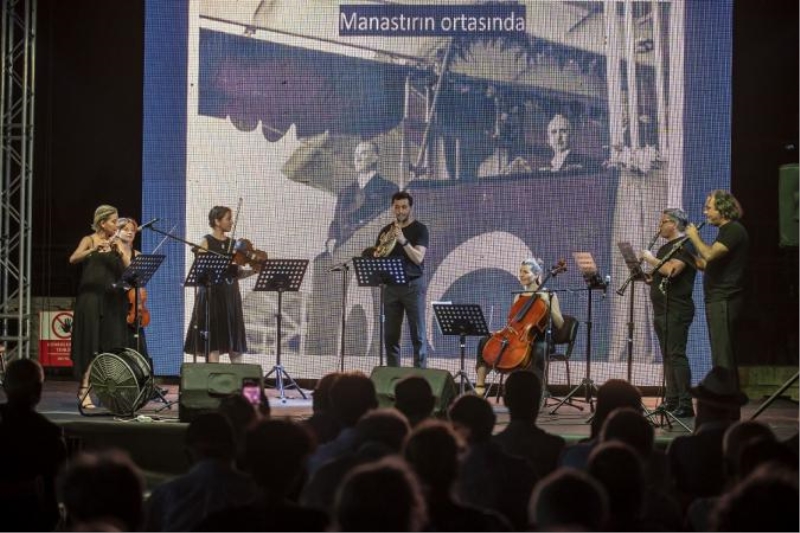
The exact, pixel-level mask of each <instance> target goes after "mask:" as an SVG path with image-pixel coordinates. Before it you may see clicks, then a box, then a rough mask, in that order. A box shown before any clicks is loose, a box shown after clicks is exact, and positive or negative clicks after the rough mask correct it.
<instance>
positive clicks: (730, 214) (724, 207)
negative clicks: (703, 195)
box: [709, 189, 744, 220]
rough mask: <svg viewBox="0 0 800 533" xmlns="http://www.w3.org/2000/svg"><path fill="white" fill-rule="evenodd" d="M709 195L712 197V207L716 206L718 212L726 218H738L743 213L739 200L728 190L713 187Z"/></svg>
mask: <svg viewBox="0 0 800 533" xmlns="http://www.w3.org/2000/svg"><path fill="white" fill-rule="evenodd" d="M709 196H710V197H711V198H713V200H714V207H716V208H717V211H719V214H720V215H722V216H723V217H725V218H727V219H728V220H739V219H740V218H742V215H744V210H743V209H742V205H741V204H740V203H739V200H737V199H736V197H735V196H734V195H732V194H731V193H729V192H728V191H723V190H722V189H715V190H713V191H711V192H710V193H709Z"/></svg>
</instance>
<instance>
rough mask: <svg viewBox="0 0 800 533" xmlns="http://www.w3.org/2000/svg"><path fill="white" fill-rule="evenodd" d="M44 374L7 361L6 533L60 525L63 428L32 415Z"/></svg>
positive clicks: (3, 416) (2, 433) (2, 484)
mask: <svg viewBox="0 0 800 533" xmlns="http://www.w3.org/2000/svg"><path fill="white" fill-rule="evenodd" d="M43 383H44V372H43V371H42V367H41V366H40V365H39V363H38V362H36V361H34V360H32V359H17V360H14V361H11V362H10V363H9V364H8V368H7V369H6V373H5V379H4V381H3V389H4V390H5V393H6V398H7V400H8V401H7V402H6V403H4V404H2V405H0V474H1V475H0V520H2V524H3V529H4V530H6V531H49V530H52V529H53V528H54V527H55V525H56V524H57V523H58V519H59V514H58V500H57V498H56V485H55V483H56V476H57V475H58V471H59V469H60V468H61V465H62V464H63V463H64V460H65V459H66V456H67V451H66V445H65V444H64V437H63V434H62V431H61V428H60V427H59V426H57V425H55V424H54V423H52V422H50V421H49V420H48V419H47V418H45V417H44V416H42V415H41V414H39V413H37V412H36V406H37V405H38V403H39V401H40V400H41V397H42V385H43Z"/></svg>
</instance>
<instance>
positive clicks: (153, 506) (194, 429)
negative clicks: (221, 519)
mask: <svg viewBox="0 0 800 533" xmlns="http://www.w3.org/2000/svg"><path fill="white" fill-rule="evenodd" d="M248 405H250V403H249V402H248ZM186 449H187V452H188V455H189V458H190V460H191V462H192V465H193V466H192V468H191V470H190V471H189V472H188V473H186V474H184V475H182V476H178V477H177V478H175V479H173V480H171V481H168V482H166V483H163V484H162V485H159V486H158V487H156V488H155V490H153V493H152V495H151V496H150V499H149V500H148V502H147V513H146V521H145V531H191V530H193V529H194V528H195V527H196V526H197V525H198V524H199V523H200V522H202V521H203V520H204V519H205V518H206V516H208V515H210V514H212V513H215V512H217V511H222V510H224V509H228V508H230V507H234V506H238V505H244V504H247V503H250V502H252V501H254V500H255V499H256V496H257V489H256V486H255V484H254V483H253V480H252V479H250V477H249V476H247V475H245V474H243V473H241V472H238V471H237V470H236V469H235V468H234V460H235V458H236V442H235V440H234V431H233V428H232V427H231V424H230V422H228V419H227V418H226V417H225V416H223V415H222V414H220V413H208V414H203V415H200V416H198V417H197V418H195V419H194V420H192V422H191V423H190V424H189V427H188V429H187V430H186Z"/></svg>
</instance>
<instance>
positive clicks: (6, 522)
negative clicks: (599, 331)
mask: <svg viewBox="0 0 800 533" xmlns="http://www.w3.org/2000/svg"><path fill="white" fill-rule="evenodd" d="M4 378H5V379H4V383H3V388H4V390H5V392H6V396H7V400H8V401H7V403H5V404H2V405H0V452H2V453H0V461H2V473H3V475H2V476H0V512H2V514H1V515H0V517H2V520H3V522H2V523H3V526H4V527H3V529H7V530H21V531H25V530H27V531H32V530H37V531H52V530H54V529H56V530H59V531H62V530H71V531H136V530H145V531H191V530H194V531H326V530H327V531H337V530H338V531H511V530H560V531H565V530H578V531H605V530H616V531H678V530H689V531H691V530H694V531H706V530H712V531H736V530H744V531H752V530H773V531H796V530H798V527H800V524H798V513H797V500H798V454H797V450H796V442H797V439H796V437H795V438H794V440H792V439H790V440H788V441H787V442H788V443H789V444H788V445H787V443H786V442H781V441H778V439H777V438H776V436H775V434H774V433H773V430H772V429H770V427H769V426H767V425H765V424H763V423H760V422H756V421H745V422H736V420H737V419H738V418H739V414H740V408H741V406H742V405H743V402H745V401H746V396H744V395H743V394H741V393H740V392H739V391H738V389H736V388H735V386H734V384H735V380H734V379H733V378H734V376H733V375H732V374H731V373H730V372H729V371H728V370H726V369H724V368H720V367H715V368H713V369H712V370H711V372H709V374H708V375H706V376H705V377H704V378H703V380H702V381H701V382H700V384H699V385H698V386H697V387H694V388H692V389H691V393H692V395H693V396H694V397H695V398H696V400H697V417H696V427H695V431H694V433H693V434H692V435H685V436H680V437H677V438H675V439H674V440H673V441H672V443H671V444H670V446H669V448H668V451H667V454H666V455H665V454H663V453H661V452H660V450H658V449H656V448H655V442H654V436H655V434H654V430H653V426H652V424H651V422H650V421H649V420H648V419H647V418H645V417H644V416H643V415H642V403H641V395H640V393H639V391H638V390H637V389H636V388H635V387H633V386H631V385H630V384H628V383H627V382H624V381H622V380H609V381H608V382H606V383H604V384H603V385H602V386H601V387H600V389H599V391H598V394H597V412H596V413H595V416H594V418H593V419H592V428H591V438H590V439H589V440H588V441H586V442H582V443H579V444H578V445H576V446H572V447H569V448H564V440H563V439H561V438H560V437H556V436H554V435H550V434H549V433H547V432H545V431H543V430H542V429H541V428H539V427H537V414H538V409H539V406H540V401H541V390H542V384H541V382H540V381H539V378H538V377H537V376H536V375H535V374H532V373H530V372H524V371H517V372H513V373H512V374H510V375H509V376H508V378H507V380H506V384H505V391H504V400H505V404H506V406H507V407H508V414H509V422H508V424H507V427H505V428H503V429H502V431H500V432H499V433H498V434H497V435H495V436H493V435H492V433H493V430H494V429H495V424H496V422H497V421H496V416H495V413H494V410H493V408H492V405H491V404H490V403H489V402H488V401H486V400H485V399H483V398H481V397H478V396H476V395H472V394H467V395H462V396H460V397H459V398H457V399H456V401H455V402H454V403H453V404H452V405H451V406H450V409H449V411H448V415H449V421H442V420H437V419H433V418H431V416H430V415H431V411H432V409H433V402H434V399H433V394H432V391H431V388H430V385H429V384H428V382H427V381H426V380H424V379H423V378H420V377H412V378H406V379H404V380H402V381H400V382H399V383H398V385H397V387H396V396H397V406H398V408H388V409H377V399H376V394H375V386H374V385H373V383H372V382H371V381H370V380H369V378H367V377H366V376H364V375H363V374H360V373H352V374H331V375H329V376H326V380H325V381H326V383H322V384H320V385H318V387H317V390H318V392H320V394H319V396H318V397H317V399H316V400H315V403H316V405H315V415H316V414H319V415H320V416H319V417H317V419H316V421H315V422H313V423H309V422H304V423H295V422H292V421H289V420H285V419H284V420H270V419H269V414H268V413H267V414H266V415H265V414H264V413H259V412H258V411H257V410H256V409H255V407H254V406H253V405H252V404H250V403H249V402H248V401H246V399H244V397H238V396H236V397H230V398H226V399H225V400H224V401H223V402H222V404H221V406H220V411H219V412H217V413H210V414H204V415H201V416H199V417H197V418H196V419H195V420H194V421H192V423H191V424H190V425H189V427H188V428H187V430H186V433H185V445H186V450H187V453H188V455H189V457H190V459H191V462H192V466H191V468H190V470H189V471H188V472H186V473H185V474H183V475H180V476H177V477H175V478H173V479H172V480H170V481H167V482H164V483H162V484H161V485H160V486H157V487H156V488H155V489H154V490H153V491H152V494H151V496H150V497H149V499H148V500H147V501H146V503H145V502H144V501H143V500H144V495H145V492H144V483H143V478H142V475H141V474H140V472H139V470H138V469H137V467H136V466H135V465H134V464H133V463H132V462H131V460H130V459H129V458H128V456H127V455H126V454H125V453H124V452H120V451H115V450H110V451H105V452H93V453H87V454H82V455H80V456H78V457H76V458H74V459H72V460H71V461H70V462H68V463H67V466H66V468H63V465H64V463H65V462H66V447H65V445H64V440H63V437H62V433H61V430H60V429H59V428H58V426H56V425H54V424H52V423H51V422H49V421H48V420H47V419H45V418H44V417H42V416H41V415H39V414H37V413H36V411H35V407H36V405H37V404H38V403H39V401H40V399H41V394H42V385H43V379H44V376H43V372H42V368H41V366H39V364H38V363H36V362H35V361H31V360H20V361H15V362H13V363H11V364H10V365H9V367H8V371H7V373H6V375H5V376H4ZM401 408H402V411H401ZM322 413H325V414H324V415H322ZM404 413H407V414H408V416H410V417H411V419H412V420H413V422H414V424H413V426H412V424H410V423H409V419H408V418H407V416H406V414H404ZM325 417H329V418H328V422H324V421H323V420H324V418H325ZM320 422H321V423H320ZM334 427H335V428H336V430H335V431H334V430H333V428H334ZM326 428H327V429H326ZM339 428H341V429H339ZM412 428H413V429H412ZM776 430H777V427H776ZM326 432H328V433H327V435H328V436H331V437H332V439H331V440H329V441H328V442H327V443H326V444H325V445H323V446H321V447H320V448H318V449H317V448H316V446H317V443H316V440H315V435H316V434H326ZM333 435H335V437H334V436H333ZM791 443H794V445H795V448H792V447H790V446H791ZM562 450H563V454H562V456H563V457H562V459H561V461H562V463H564V464H566V465H570V464H574V465H576V466H579V467H580V468H571V467H569V466H560V467H559V466H557V462H558V459H557V458H558V454H559V451H562ZM237 466H238V469H237ZM61 468H63V470H61V473H60V474H58V472H59V470H60V469H61ZM312 472H313V474H311V475H309V474H310V473H312ZM673 496H674V497H675V499H674V498H673ZM59 498H60V500H59ZM676 499H677V500H679V501H676ZM59 503H61V504H62V512H61V513H59V507H58V504H59ZM60 516H61V519H62V521H63V522H62V523H60V524H59V523H58V521H59V517H60Z"/></svg>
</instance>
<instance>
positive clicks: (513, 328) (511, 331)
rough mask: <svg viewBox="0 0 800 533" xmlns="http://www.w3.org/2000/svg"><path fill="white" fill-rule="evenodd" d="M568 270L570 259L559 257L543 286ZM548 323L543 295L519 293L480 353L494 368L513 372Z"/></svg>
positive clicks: (523, 362)
mask: <svg viewBox="0 0 800 533" xmlns="http://www.w3.org/2000/svg"><path fill="white" fill-rule="evenodd" d="M566 270H567V262H566V261H565V260H564V259H559V261H558V263H557V264H556V265H555V266H553V267H552V268H551V269H550V272H548V273H547V276H546V277H545V278H544V280H543V281H542V283H541V284H540V286H543V285H544V284H545V283H546V282H547V280H549V279H550V278H551V277H554V276H557V275H558V274H559V273H561V272H565V271H566ZM546 327H547V304H546V303H545V301H544V300H543V299H542V298H539V297H538V296H536V294H531V295H520V297H519V298H518V299H517V301H516V302H514V305H512V306H511V310H510V311H509V312H508V323H507V324H506V326H505V327H504V328H503V329H501V330H499V331H497V332H495V333H493V334H492V336H491V337H489V339H488V340H487V341H486V344H484V346H483V352H482V353H481V356H482V357H483V359H484V361H486V363H487V364H489V365H490V366H491V367H492V368H494V369H495V370H499V371H501V372H510V371H512V370H515V369H517V368H524V367H526V366H527V365H528V364H529V363H530V360H531V345H532V344H533V341H534V340H535V339H536V337H537V335H539V334H540V333H541V332H543V331H544V330H545V328H546Z"/></svg>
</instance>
